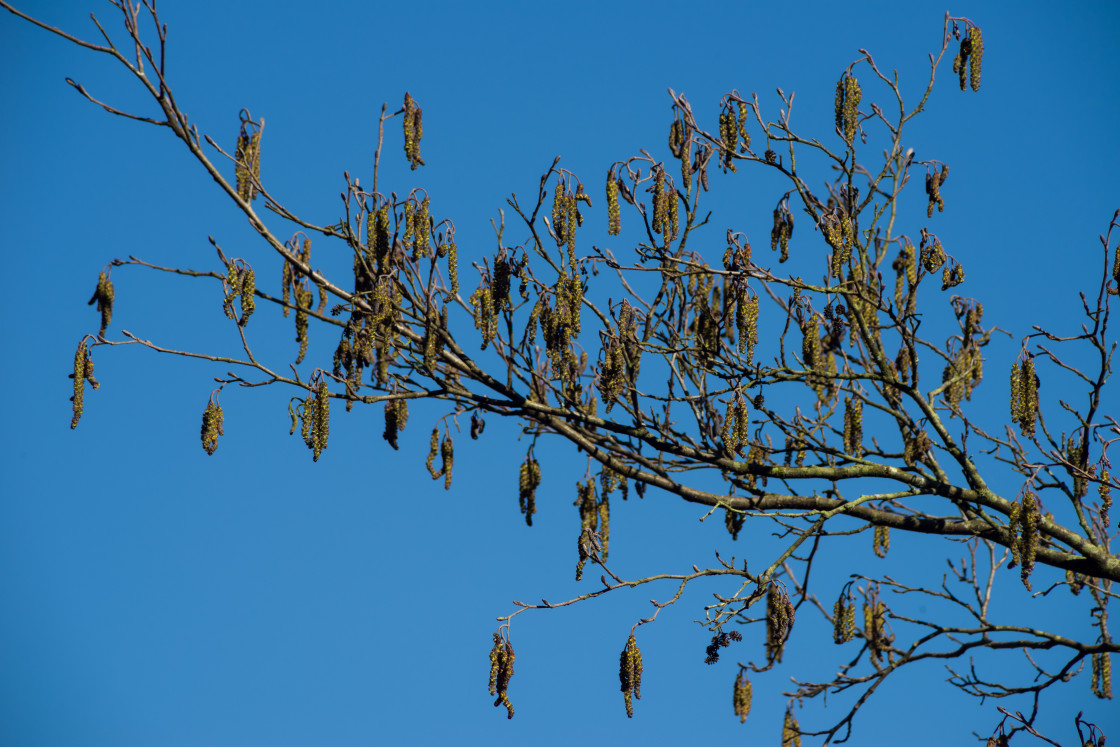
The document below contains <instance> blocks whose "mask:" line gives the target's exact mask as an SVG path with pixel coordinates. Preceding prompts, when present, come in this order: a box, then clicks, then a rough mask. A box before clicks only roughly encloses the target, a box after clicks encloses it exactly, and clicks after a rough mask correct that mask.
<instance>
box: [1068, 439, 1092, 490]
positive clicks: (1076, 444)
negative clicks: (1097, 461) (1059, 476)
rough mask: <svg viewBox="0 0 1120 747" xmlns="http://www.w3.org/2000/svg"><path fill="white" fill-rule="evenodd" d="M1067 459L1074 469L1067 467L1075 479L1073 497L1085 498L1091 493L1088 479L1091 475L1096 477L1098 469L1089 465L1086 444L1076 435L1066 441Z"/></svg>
mask: <svg viewBox="0 0 1120 747" xmlns="http://www.w3.org/2000/svg"><path fill="white" fill-rule="evenodd" d="M1065 457H1066V461H1067V462H1069V463H1070V464H1071V465H1073V466H1072V468H1071V467H1066V471H1067V472H1069V474H1070V476H1071V477H1072V478H1073V495H1074V497H1075V498H1084V497H1085V494H1086V493H1088V492H1089V480H1088V479H1087V477H1088V476H1089V475H1090V474H1093V475H1095V474H1096V471H1097V468H1096V467H1095V466H1094V467H1090V466H1089V465H1088V459H1087V454H1086V452H1085V444H1084V443H1082V441H1081V439H1080V438H1078V436H1077V435H1076V434H1074V435H1072V436H1070V437H1069V438H1068V439H1066V448H1065Z"/></svg>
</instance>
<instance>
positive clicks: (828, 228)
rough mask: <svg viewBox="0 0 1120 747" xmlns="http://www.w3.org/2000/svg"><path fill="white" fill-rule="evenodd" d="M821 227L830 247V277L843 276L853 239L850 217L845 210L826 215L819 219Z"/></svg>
mask: <svg viewBox="0 0 1120 747" xmlns="http://www.w3.org/2000/svg"><path fill="white" fill-rule="evenodd" d="M821 228H822V230H823V232H824V238H825V241H827V242H828V245H829V246H831V247H832V277H834V278H837V279H840V278H843V277H844V268H845V267H847V266H848V261H849V260H850V259H851V258H852V246H853V242H854V241H855V229H854V227H853V225H852V219H851V218H849V217H848V214H847V213H845V212H841V213H840V215H839V216H836V215H826V216H824V217H823V218H822V219H821Z"/></svg>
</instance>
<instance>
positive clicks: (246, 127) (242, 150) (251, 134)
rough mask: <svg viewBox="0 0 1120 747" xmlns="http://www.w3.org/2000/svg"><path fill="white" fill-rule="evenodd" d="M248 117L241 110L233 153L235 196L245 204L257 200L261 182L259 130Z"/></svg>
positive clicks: (259, 127)
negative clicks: (238, 132) (239, 128)
mask: <svg viewBox="0 0 1120 747" xmlns="http://www.w3.org/2000/svg"><path fill="white" fill-rule="evenodd" d="M263 125H264V120H261V123H260V124H259V125H258V124H257V123H256V122H253V120H252V119H251V118H250V117H249V112H247V111H246V110H244V109H242V110H241V133H240V134H239V135H238V136H237V150H236V151H235V153H234V161H235V162H236V164H237V165H236V166H235V167H234V180H235V182H236V186H237V194H238V195H240V197H241V199H242V200H245V201H246V202H248V201H250V200H255V199H257V193H258V191H259V187H258V185H259V184H260V180H261V128H262V127H263Z"/></svg>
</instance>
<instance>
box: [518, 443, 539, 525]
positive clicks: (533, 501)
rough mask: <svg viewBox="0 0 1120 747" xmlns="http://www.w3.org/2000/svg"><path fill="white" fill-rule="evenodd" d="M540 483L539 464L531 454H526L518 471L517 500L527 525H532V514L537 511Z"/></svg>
mask: <svg viewBox="0 0 1120 747" xmlns="http://www.w3.org/2000/svg"><path fill="white" fill-rule="evenodd" d="M540 484H541V465H540V464H539V463H538V462H537V460H536V459H534V458H533V457H532V456H526V457H525V461H524V462H522V463H521V469H520V470H519V473H518V496H517V502H518V504H519V506H520V508H521V513H522V514H523V515H524V516H525V524H526V525H527V526H533V514H535V513H536V512H537V488H538V487H540Z"/></svg>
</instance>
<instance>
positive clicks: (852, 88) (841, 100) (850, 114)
mask: <svg viewBox="0 0 1120 747" xmlns="http://www.w3.org/2000/svg"><path fill="white" fill-rule="evenodd" d="M862 98H863V91H861V90H860V87H859V81H858V80H856V79H855V78H854V77H852V76H851V75H849V74H847V73H845V74H844V75H843V77H841V78H840V80H839V81H837V83H836V130H837V132H839V133H840V136H841V137H842V138H844V142H846V143H847V144H848V145H851V144H852V141H853V140H855V137H856V132H857V130H858V128H859V102H860V99H862Z"/></svg>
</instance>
